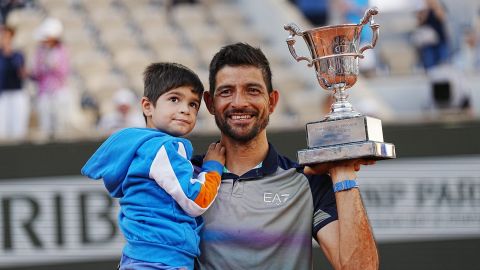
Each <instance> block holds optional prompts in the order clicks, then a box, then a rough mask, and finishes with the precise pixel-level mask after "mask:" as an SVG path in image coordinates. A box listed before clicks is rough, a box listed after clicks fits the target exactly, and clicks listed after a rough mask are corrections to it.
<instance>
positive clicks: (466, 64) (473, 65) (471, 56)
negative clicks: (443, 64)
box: [453, 27, 480, 74]
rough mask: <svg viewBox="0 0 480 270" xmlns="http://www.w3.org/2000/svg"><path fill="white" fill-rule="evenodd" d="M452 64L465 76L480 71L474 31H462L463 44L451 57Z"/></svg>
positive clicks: (479, 54) (478, 52)
mask: <svg viewBox="0 0 480 270" xmlns="http://www.w3.org/2000/svg"><path fill="white" fill-rule="evenodd" d="M453 64H454V66H455V67H456V68H458V69H459V70H461V71H463V72H465V73H466V74H473V73H474V72H476V71H480V43H479V40H478V36H477V33H476V32H475V29H473V28H471V27H467V28H465V29H464V32H463V42H462V44H461V45H460V50H459V51H458V52H456V53H455V54H454V55H453Z"/></svg>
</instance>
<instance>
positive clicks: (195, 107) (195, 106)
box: [190, 102, 199, 109]
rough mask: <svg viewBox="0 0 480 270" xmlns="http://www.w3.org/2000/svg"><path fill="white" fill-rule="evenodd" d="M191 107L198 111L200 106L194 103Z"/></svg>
mask: <svg viewBox="0 0 480 270" xmlns="http://www.w3.org/2000/svg"><path fill="white" fill-rule="evenodd" d="M190 107H192V108H194V109H198V107H199V106H198V103H196V102H192V103H190Z"/></svg>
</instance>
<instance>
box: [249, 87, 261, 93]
mask: <svg viewBox="0 0 480 270" xmlns="http://www.w3.org/2000/svg"><path fill="white" fill-rule="evenodd" d="M248 92H249V93H252V94H258V93H260V90H259V89H257V88H249V89H248Z"/></svg>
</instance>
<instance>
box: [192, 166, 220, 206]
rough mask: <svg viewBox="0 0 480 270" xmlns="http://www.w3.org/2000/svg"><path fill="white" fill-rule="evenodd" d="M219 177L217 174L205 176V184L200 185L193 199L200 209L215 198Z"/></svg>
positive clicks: (210, 173) (211, 173)
mask: <svg viewBox="0 0 480 270" xmlns="http://www.w3.org/2000/svg"><path fill="white" fill-rule="evenodd" d="M220 182H221V177H220V174H218V172H208V173H206V174H205V183H204V184H203V185H202V188H201V189H200V192H199V193H198V195H197V198H195V203H196V204H198V206H200V207H202V208H206V207H208V206H209V205H210V204H211V203H212V202H213V200H215V197H216V196H217V192H218V186H219V185H220Z"/></svg>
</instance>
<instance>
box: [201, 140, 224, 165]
mask: <svg viewBox="0 0 480 270" xmlns="http://www.w3.org/2000/svg"><path fill="white" fill-rule="evenodd" d="M208 160H216V161H218V162H220V163H221V164H222V165H225V147H224V146H223V145H222V144H221V143H212V144H210V146H208V150H207V153H206V154H205V157H204V158H203V161H208Z"/></svg>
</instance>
